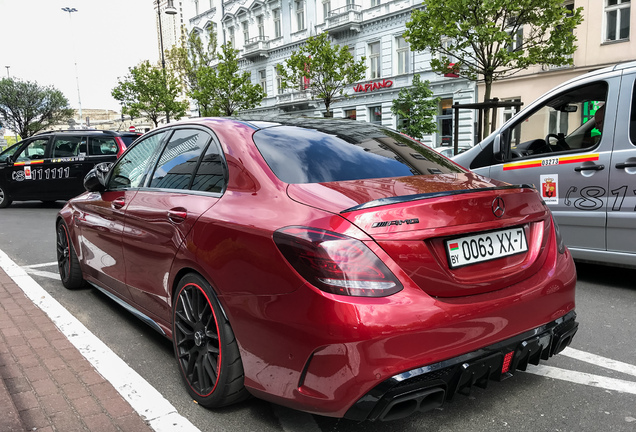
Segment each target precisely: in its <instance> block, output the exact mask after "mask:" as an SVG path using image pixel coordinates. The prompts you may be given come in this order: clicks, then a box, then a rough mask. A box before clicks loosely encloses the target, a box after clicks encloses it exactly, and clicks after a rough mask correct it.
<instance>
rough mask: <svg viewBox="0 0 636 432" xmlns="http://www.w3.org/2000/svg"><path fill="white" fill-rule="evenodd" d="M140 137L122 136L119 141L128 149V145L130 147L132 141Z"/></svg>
mask: <svg viewBox="0 0 636 432" xmlns="http://www.w3.org/2000/svg"><path fill="white" fill-rule="evenodd" d="M140 136H141V134H139V135H124V136H122V137H121V139H122V141H123V142H124V144H126V147H128V146H129V145H131V144H132V143H133V141H135V140H136V139H137V138H139V137H140Z"/></svg>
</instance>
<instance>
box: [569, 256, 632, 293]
mask: <svg viewBox="0 0 636 432" xmlns="http://www.w3.org/2000/svg"><path fill="white" fill-rule="evenodd" d="M576 273H577V278H578V280H579V281H580V282H588V283H592V284H599V285H604V286H607V287H612V288H623V289H634V279H635V278H636V269H630V268H624V267H611V266H604V265H598V264H589V263H583V262H578V261H577V262H576Z"/></svg>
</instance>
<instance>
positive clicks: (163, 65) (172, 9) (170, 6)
mask: <svg viewBox="0 0 636 432" xmlns="http://www.w3.org/2000/svg"><path fill="white" fill-rule="evenodd" d="M172 2H173V0H168V6H166V10H165V13H166V14H167V15H175V14H176V13H177V9H175V7H174V5H173V4H172ZM157 21H159V48H160V50H161V70H162V71H163V81H164V83H165V84H166V88H167V87H168V80H167V78H166V59H165V57H164V54H163V30H162V28H161V0H157ZM166 123H170V113H169V112H168V110H166Z"/></svg>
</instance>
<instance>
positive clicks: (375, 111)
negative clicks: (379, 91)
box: [369, 105, 382, 123]
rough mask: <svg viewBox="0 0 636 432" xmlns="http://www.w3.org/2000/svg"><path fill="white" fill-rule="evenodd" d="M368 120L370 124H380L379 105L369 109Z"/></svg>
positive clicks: (380, 111)
mask: <svg viewBox="0 0 636 432" xmlns="http://www.w3.org/2000/svg"><path fill="white" fill-rule="evenodd" d="M369 120H370V122H371V123H382V107H381V106H380V105H378V106H373V107H369Z"/></svg>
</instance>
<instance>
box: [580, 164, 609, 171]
mask: <svg viewBox="0 0 636 432" xmlns="http://www.w3.org/2000/svg"><path fill="white" fill-rule="evenodd" d="M604 169H605V165H590V166H579V167H576V168H574V171H576V172H581V171H601V170H604Z"/></svg>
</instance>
